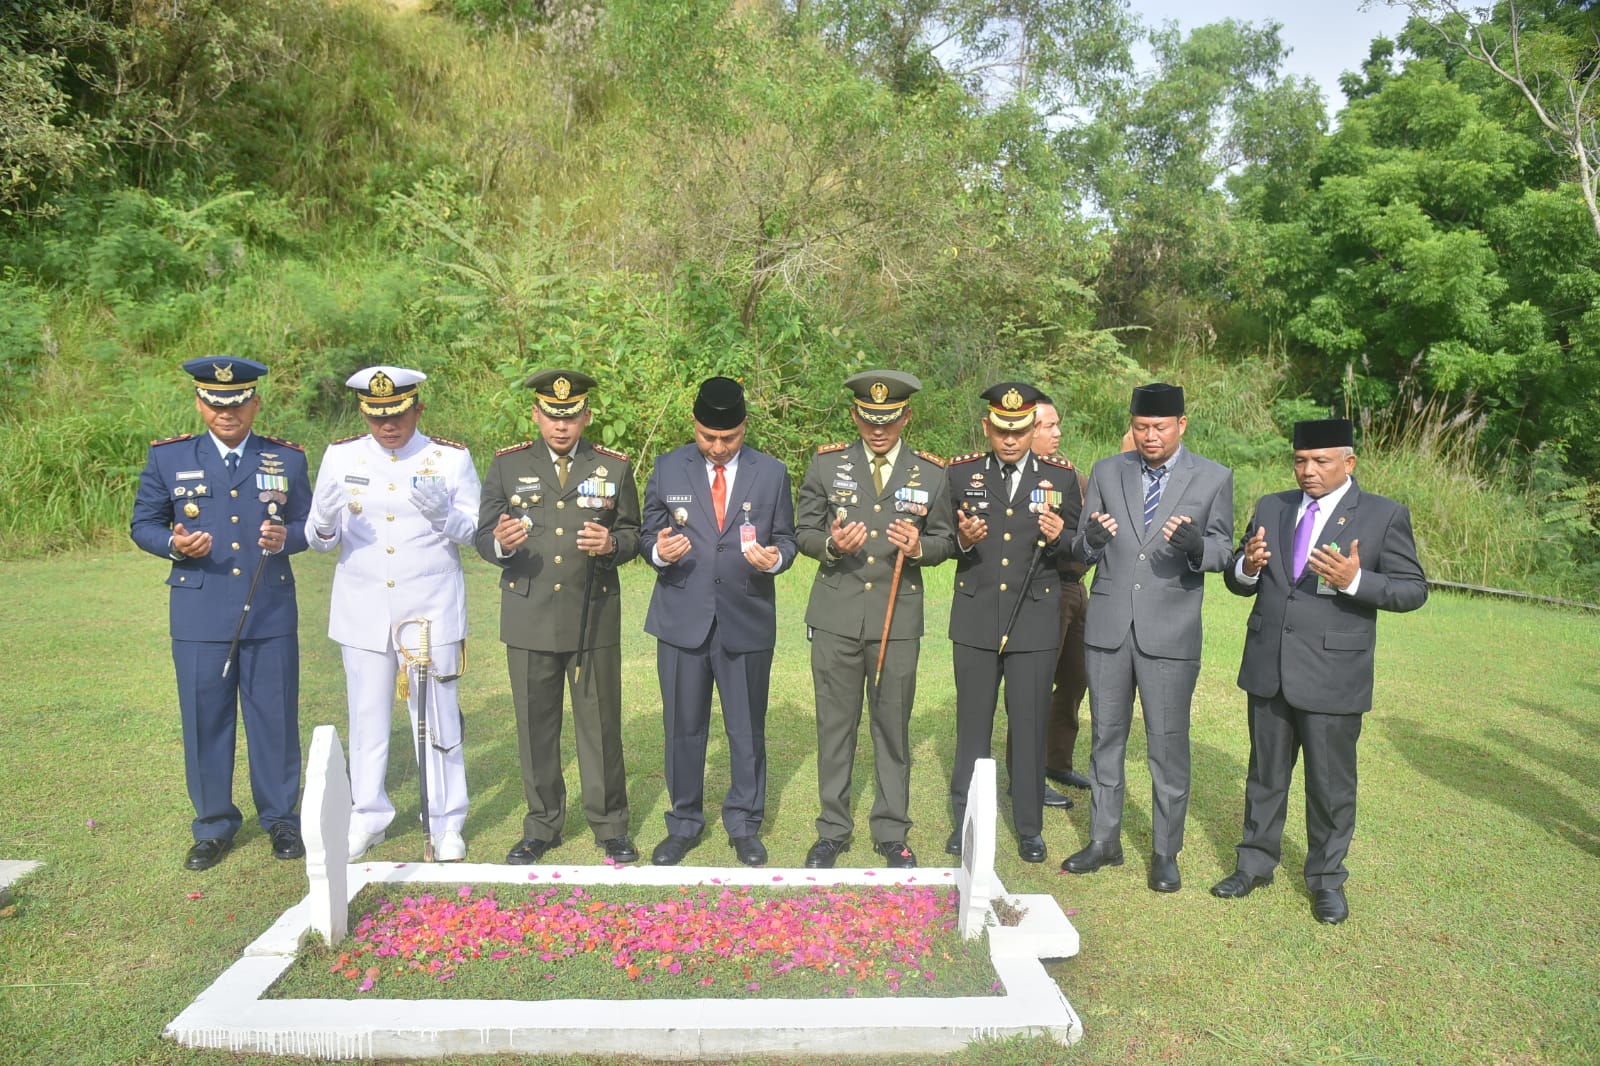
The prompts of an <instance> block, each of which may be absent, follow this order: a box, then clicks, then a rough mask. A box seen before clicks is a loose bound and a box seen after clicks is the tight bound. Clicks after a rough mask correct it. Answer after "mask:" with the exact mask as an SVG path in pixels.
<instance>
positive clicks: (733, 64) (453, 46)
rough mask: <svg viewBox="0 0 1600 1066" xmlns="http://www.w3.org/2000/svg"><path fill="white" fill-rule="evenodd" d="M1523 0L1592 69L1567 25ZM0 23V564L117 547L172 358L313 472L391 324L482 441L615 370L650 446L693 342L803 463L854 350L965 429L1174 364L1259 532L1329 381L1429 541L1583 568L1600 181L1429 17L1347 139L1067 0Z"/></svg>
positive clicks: (183, 419) (620, 397) (1319, 110)
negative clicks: (742, 388)
mask: <svg viewBox="0 0 1600 1066" xmlns="http://www.w3.org/2000/svg"><path fill="white" fill-rule="evenodd" d="M1511 16H1512V17H1517V18H1521V19H1524V21H1526V22H1527V23H1528V26H1527V29H1528V32H1529V33H1530V34H1532V35H1531V36H1529V35H1526V34H1525V36H1524V38H1523V40H1524V41H1525V42H1531V43H1530V44H1529V45H1528V46H1529V47H1533V45H1537V46H1538V48H1540V49H1542V51H1539V52H1538V53H1537V54H1533V55H1530V62H1532V61H1533V60H1535V59H1536V60H1537V61H1539V62H1543V63H1546V64H1547V65H1548V66H1549V67H1550V69H1551V70H1552V71H1555V72H1557V73H1560V72H1562V71H1565V72H1566V73H1567V74H1569V75H1576V74H1581V73H1582V71H1583V70H1584V69H1586V68H1585V67H1584V64H1585V63H1588V62H1591V61H1592V55H1591V54H1590V53H1591V52H1592V50H1593V41H1592V40H1587V39H1586V38H1585V37H1584V36H1583V35H1584V33H1585V32H1587V29H1588V27H1589V23H1588V22H1587V21H1585V20H1586V19H1588V16H1582V15H1578V14H1574V13H1572V12H1568V11H1566V10H1565V9H1564V8H1563V7H1561V6H1560V5H1549V6H1548V10H1546V8H1542V7H1541V8H1538V9H1536V10H1534V11H1532V13H1531V14H1530V13H1528V12H1521V13H1517V12H1515V11H1512V12H1511ZM1502 17H1507V16H1505V15H1504V13H1503V14H1502ZM1438 25H1447V23H1444V22H1440V23H1438ZM1488 30H1489V31H1496V27H1495V26H1492V25H1491V26H1489V27H1488ZM1534 31H1537V32H1534ZM1144 34H1148V35H1149V38H1150V41H1151V44H1152V47H1153V53H1154V57H1155V69H1153V70H1152V71H1145V72H1138V71H1135V70H1134V69H1133V66H1132V62H1131V60H1130V54H1131V52H1130V49H1131V46H1132V44H1133V42H1134V41H1135V40H1136V39H1137V38H1138V37H1139V36H1140V35H1144ZM940 39H944V42H943V43H942V44H939V45H938V46H937V47H935V43H936V42H938V41H940ZM1586 40H1587V43H1586ZM1563 42H1565V43H1564V44H1563ZM1585 49H1588V51H1587V52H1586V51H1585ZM0 53H3V55H0V59H3V60H4V62H3V63H0V70H3V71H4V73H0V114H4V115H5V116H6V117H5V118H4V119H3V120H0V132H3V137H0V210H4V212H5V215H4V217H3V218H0V246H3V249H4V255H3V262H4V263H5V264H6V265H5V267H4V269H3V272H0V434H3V436H4V440H5V463H6V468H5V474H4V477H3V478H0V554H3V555H4V556H6V557H18V556H24V555H29V554H36V553H40V552H53V551H61V550H66V549H73V550H76V549H78V548H80V547H81V546H82V544H83V543H84V542H85V541H86V540H87V541H98V542H102V543H105V544H115V543H116V542H118V541H119V540H120V539H121V538H122V537H123V535H124V530H125V527H126V516H127V513H128V510H129V507H130V504H131V499H132V495H133V488H134V482H135V478H136V474H137V471H138V469H139V467H140V465H141V464H142V462H143V458H144V449H145V445H146V443H147V442H148V440H149V439H151V438H154V437H161V436H166V435H169V434H172V433H178V432H185V431H189V430H191V429H194V428H195V427H196V425H197V422H196V419H195V416H194V414H193V411H192V402H191V400H190V399H189V395H188V393H187V391H186V390H185V389H184V388H183V378H182V376H181V374H180V372H179V371H178V370H177V364H178V363H179V362H181V361H182V360H184V359H187V358H190V357H193V356H197V355H205V354H209V353H214V352H220V351H227V352H232V353H235V354H242V355H249V356H252V357H257V358H260V359H262V360H264V361H266V362H267V363H269V364H270V365H271V367H272V373H271V375H270V377H269V378H268V379H267V383H266V388H265V392H264V399H265V409H264V412H263V415H262V419H261V422H260V427H261V428H262V429H263V430H265V431H266V432H269V433H274V434H277V435H282V436H287V437H289V438H291V439H296V440H300V441H302V442H304V443H305V444H306V445H307V447H308V451H309V452H310V454H311V458H312V460H313V462H315V461H316V460H317V459H318V458H319V455H320V450H321V447H322V446H323V444H325V442H326V441H327V440H329V439H331V438H334V437H337V436H343V435H346V434H348V433H351V432H356V431H357V430H359V429H360V428H361V426H360V423H359V421H358V420H357V418H356V417H355V415H354V412H353V410H352V407H351V405H350V403H349V400H348V397H347V396H346V394H345V390H344V389H343V387H342V382H343V380H344V378H345V377H346V376H347V375H348V374H349V373H350V372H352V371H353V370H355V369H357V368H359V367H361V366H364V365H369V364H372V363H378V362H386V363H397V364H402V365H407V366H413V367H417V368H419V369H421V370H423V371H425V372H427V373H428V374H429V375H430V382H429V386H428V390H427V394H426V397H427V404H428V408H429V413H428V416H427V418H426V420H425V426H426V428H428V429H429V430H430V431H432V432H435V433H438V434H441V435H444V436H448V437H452V438H457V439H462V440H465V441H467V442H469V444H470V445H471V446H472V447H473V448H474V450H475V453H476V455H477V457H478V458H479V460H480V462H484V463H486V462H487V459H488V457H489V455H490V454H492V450H493V449H494V448H495V447H498V446H503V445H505V444H508V443H511V442H513V441H517V440H520V439H524V438H525V437H526V436H528V435H529V433H530V426H529V421H528V416H527V397H526V394H524V393H522V392H520V390H518V389H517V388H516V385H517V383H518V382H519V381H520V380H521V378H522V377H524V376H525V375H526V374H527V373H528V372H529V371H530V370H532V369H534V368H535V367H538V366H544V365H555V364H563V365H575V366H579V367H582V368H584V369H587V370H589V371H590V372H592V373H594V374H595V376H596V377H598V378H599V379H600V380H601V382H602V389H601V394H600V397H599V399H598V402H597V404H596V419H595V425H594V427H593V429H592V431H591V433H592V435H593V436H595V438H596V439H598V440H601V441H604V442H605V443H608V444H611V445H613V446H616V447H619V448H622V449H624V450H627V451H629V452H631V453H633V454H635V455H636V456H637V457H638V459H639V461H640V463H641V465H642V467H643V468H644V469H648V467H649V463H650V461H651V458H652V457H653V456H654V455H655V454H657V453H659V452H661V451H663V450H665V449H667V448H670V447H673V446H675V445H676V444H678V443H680V442H681V441H683V440H684V439H686V437H687V435H688V428H689V423H688V410H689V399H690V397H691V395H692V392H693V389H694V387H695V385H696V384H697V383H698V381H699V380H700V379H701V378H703V377H704V376H706V375H708V374H714V373H725V374H730V375H733V376H737V377H739V378H741V379H743V381H744V382H745V384H746V388H747V390H748V391H749V394H750V399H751V406H752V410H753V411H754V412H755V414H754V416H753V418H752V423H751V438H752V442H753V443H755V444H757V445H758V446H760V447H763V448H765V449H767V450H769V451H772V452H774V453H775V454H777V455H779V456H780V457H782V458H784V459H785V460H786V461H788V462H789V463H790V464H791V466H793V467H795V468H796V469H797V470H798V469H800V468H803V465H804V463H805V461H806V457H807V455H808V454H809V453H810V451H811V450H812V449H813V448H814V447H815V446H816V445H817V444H819V443H823V442H825V441H828V440H831V439H835V438H837V437H840V436H842V435H844V434H846V433H848V432H849V422H848V418H847V415H846V412H845V409H844V407H843V405H842V402H841V401H842V399H843V393H842V391H841V389H840V387H839V384H838V383H839V381H840V380H841V379H842V378H843V377H844V376H845V375H847V374H848V373H850V372H852V371H853V370H856V369H859V368H863V367H867V366H872V365H888V366H894V367H899V368H903V369H909V370H912V371H914V372H915V373H917V374H918V375H919V376H920V377H921V378H922V379H923V381H924V383H925V385H926V386H927V387H926V389H925V391H924V393H923V395H922V397H920V398H919V401H918V403H917V405H916V413H915V415H914V424H913V428H912V430H911V436H912V438H913V440H914V441H915V443H916V444H917V445H918V446H919V447H923V448H929V449H932V450H935V451H939V452H943V453H946V454H950V453H955V452H960V451H965V450H968V449H970V448H972V447H974V446H975V444H976V442H977V440H978V439H979V438H978V435H977V414H978V404H977V402H976V399H975V397H976V394H977V392H978V391H979V390H980V389H982V388H983V387H984V386H986V385H987V384H989V383H991V382H992V381H994V380H998V379H1000V378H1003V377H1028V378H1031V379H1034V380H1036V381H1038V382H1040V383H1041V384H1042V385H1043V386H1044V387H1045V388H1046V389H1047V390H1048V391H1050V392H1051V393H1052V394H1054V395H1055V397H1056V398H1057V400H1058V401H1060V402H1061V405H1062V407H1063V416H1064V420H1065V423H1066V424H1065V427H1064V428H1065V430H1066V435H1065V441H1064V450H1065V451H1066V452H1067V454H1069V455H1070V456H1071V457H1073V458H1074V459H1075V460H1077V461H1079V462H1082V463H1087V462H1088V461H1091V460H1093V459H1094V458H1096V457H1098V456H1100V455H1103V454H1106V453H1107V452H1109V451H1111V450H1113V449H1114V448H1115V446H1116V439H1117V438H1118V436H1120V433H1121V429H1122V428H1123V423H1124V422H1125V419H1126V414H1125V412H1126V397H1127V394H1128V390H1129V388H1130V387H1131V386H1132V385H1134V384H1137V383H1139V382H1141V381H1147V380H1151V379H1153V378H1158V377H1159V378H1165V379H1167V380H1172V381H1176V382H1179V383H1181V384H1183V385H1184V386H1186V388H1187V389H1188V390H1189V394H1190V411H1191V414H1192V415H1193V422H1192V424H1191V432H1190V437H1189V443H1190V444H1191V445H1192V446H1193V447H1195V448H1196V449H1197V450H1199V451H1201V452H1203V453H1205V454H1208V455H1210V456H1212V457H1214V458H1217V459H1219V460H1221V461H1224V462H1227V463H1229V464H1231V465H1233V466H1234V467H1235V468H1236V470H1237V471H1238V487H1239V488H1238V491H1239V499H1238V501H1236V502H1237V505H1238V509H1239V512H1240V516H1241V520H1242V518H1243V517H1244V515H1245V513H1246V512H1247V510H1248V508H1249V506H1250V500H1251V497H1252V496H1253V495H1254V494H1256V493H1258V492H1261V491H1265V490H1267V489H1276V488H1280V487H1282V486H1283V485H1285V484H1286V483H1287V482H1288V447H1287V442H1286V437H1285V431H1286V428H1287V427H1288V425H1289V424H1290V423H1292V422H1293V421H1294V420H1295V419H1297V418H1303V417H1315V416H1317V415H1318V414H1320V413H1326V412H1328V411H1330V410H1331V411H1337V412H1339V413H1341V414H1342V413H1347V412H1348V413H1349V414H1351V415H1352V416H1353V417H1355V418H1356V419H1357V420H1358V422H1359V423H1360V426H1361V439H1360V446H1361V447H1360V450H1361V452H1362V460H1363V462H1362V467H1361V469H1360V471H1359V476H1361V477H1362V479H1363V481H1364V482H1365V483H1366V484H1368V485H1369V486H1370V487H1372V488H1374V489H1376V490H1378V491H1382V492H1385V493H1386V494H1389V495H1394V496H1396V497H1398V498H1401V499H1403V500H1406V501H1407V502H1409V503H1410V504H1411V505H1412V507H1413V509H1414V511H1415V512H1416V518H1417V525H1418V529H1419V533H1420V537H1421V541H1422V548H1423V552H1424V560H1425V562H1426V564H1427V565H1428V567H1429V570H1430V573H1432V574H1433V575H1434V576H1439V577H1447V578H1455V579H1459V580H1467V581H1484V582H1488V583H1492V584H1497V585H1511V586H1514V587H1520V588H1527V589H1531V590H1535V591H1548V592H1559V593H1566V594H1576V595H1584V596H1587V595H1590V594H1591V593H1592V590H1593V588H1594V586H1595V585H1596V583H1597V577H1600V535H1597V533H1596V515H1597V513H1600V490H1597V488H1596V483H1595V480H1594V479H1595V477H1596V475H1597V473H1600V448H1597V445H1596V443H1595V440H1594V438H1593V435H1592V434H1589V433H1587V432H1586V430H1587V422H1588V419H1589V417H1590V416H1591V415H1592V412H1593V411H1594V410H1595V409H1596V404H1597V401H1600V237H1597V236H1596V232H1595V230H1594V228H1593V227H1591V226H1590V224H1589V221H1588V218H1587V216H1586V212H1585V208H1584V201H1583V197H1582V195H1581V192H1582V189H1581V181H1580V178H1581V175H1578V174H1577V172H1576V170H1575V169H1574V168H1573V161H1572V159H1571V158H1570V157H1563V156H1562V155H1561V154H1560V153H1559V152H1556V151H1552V150H1551V145H1550V144H1548V143H1546V141H1545V140H1544V138H1543V137H1542V136H1541V133H1540V127H1539V125H1538V123H1537V120H1536V118H1535V117H1534V116H1533V113H1532V112H1531V110H1530V108H1529V107H1528V106H1527V103H1526V101H1525V100H1523V99H1522V98H1521V97H1520V96H1519V95H1518V94H1517V93H1516V92H1515V90H1514V89H1512V88H1510V87H1507V86H1506V85H1504V84H1503V83H1500V82H1497V81H1496V79H1495V77H1494V75H1492V74H1491V73H1487V72H1485V71H1484V69H1483V68H1481V66H1478V65H1475V64H1473V63H1471V62H1470V60H1469V59H1467V58H1464V57H1463V55H1462V54H1460V53H1459V52H1453V51H1452V50H1451V46H1450V45H1449V44H1448V43H1447V42H1445V41H1444V40H1443V39H1442V38H1440V37H1439V36H1438V34H1437V33H1434V32H1433V31H1432V29H1431V26H1430V24H1428V23H1423V22H1414V23H1413V26H1412V29H1411V30H1409V31H1408V32H1407V34H1406V35H1404V36H1403V38H1402V40H1401V42H1399V47H1398V48H1397V46H1396V44H1395V43H1393V42H1387V41H1381V40H1380V41H1378V42H1375V43H1374V46H1373V49H1372V53H1371V55H1370V56H1369V57H1366V61H1365V63H1364V64H1363V62H1362V59H1363V57H1360V56H1352V57H1351V66H1352V67H1359V68H1360V70H1359V72H1358V73H1355V74H1352V75H1351V76H1350V77H1349V78H1347V85H1346V91H1347V94H1348V99H1347V101H1346V102H1345V105H1344V107H1343V109H1342V111H1341V112H1340V116H1339V118H1340V121H1339V127H1338V130H1337V131H1336V132H1333V133H1331V134H1330V133H1329V132H1328V122H1327V117H1326V113H1325V109H1324V106H1323V104H1322V102H1321V101H1320V100H1319V98H1318V97H1317V94H1316V92H1315V90H1314V87H1312V86H1310V85H1309V84H1307V83H1305V82H1303V81H1301V80H1299V79H1296V78H1292V77H1283V76H1281V75H1280V74H1279V71H1278V67H1279V64H1280V62H1281V59H1282V56H1283V49H1282V45H1281V43H1280V41H1279V39H1278V35H1277V28H1276V27H1275V26H1273V25H1271V24H1265V25H1251V24H1245V23H1238V22H1233V21H1228V22H1224V23H1220V24H1218V25H1215V26H1208V27H1202V28H1199V29H1196V30H1194V31H1192V32H1191V33H1189V34H1188V35H1187V36H1182V35H1179V34H1178V33H1176V32H1175V31H1173V30H1170V29H1158V30H1155V31H1153V32H1152V31H1150V30H1149V29H1148V28H1145V27H1141V26H1139V25H1138V24H1137V23H1136V22H1135V21H1134V19H1133V16H1132V15H1131V14H1130V13H1129V12H1128V11H1127V10H1126V8H1124V7H1122V6H1120V5H1117V4H1103V3H1087V2H1069V0H1052V2H1045V3H1029V4H992V3H981V2H978V0H921V2H918V3H912V4H904V3H888V2H871V0H827V2H819V0H811V2H803V3H778V2H775V0H744V2H738V3H735V2H732V0H723V2H714V3H705V4H675V5H662V4H657V3H651V2H648V0H609V2H607V3H604V4H602V3H598V2H594V3H582V2H578V0H545V2H535V0H500V2H490V0H453V2H449V3H446V2H437V3H435V4H433V5H432V6H431V7H430V6H428V5H402V9H399V10H397V9H396V8H394V7H392V6H389V5H384V4H380V3H376V2H369V0H346V2H332V0H248V2H247V0H178V2H174V3H164V4H162V5H158V6H155V5H144V4H133V3H127V2H125V0H123V2H113V0H42V2H38V3H26V4H23V3H15V2H0ZM1569 170H1570V171H1573V172H1572V173H1569Z"/></svg>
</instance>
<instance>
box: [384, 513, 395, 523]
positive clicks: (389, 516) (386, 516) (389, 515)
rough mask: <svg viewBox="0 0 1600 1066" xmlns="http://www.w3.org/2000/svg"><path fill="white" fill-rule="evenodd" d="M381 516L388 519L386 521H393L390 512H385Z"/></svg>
mask: <svg viewBox="0 0 1600 1066" xmlns="http://www.w3.org/2000/svg"><path fill="white" fill-rule="evenodd" d="M383 517H384V518H385V519H387V520H388V521H390V522H393V521H394V515H392V514H386V515H384V516H383Z"/></svg>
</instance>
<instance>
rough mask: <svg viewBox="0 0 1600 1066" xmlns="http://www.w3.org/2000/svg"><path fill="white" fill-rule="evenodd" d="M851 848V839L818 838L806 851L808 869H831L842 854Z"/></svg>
mask: <svg viewBox="0 0 1600 1066" xmlns="http://www.w3.org/2000/svg"><path fill="white" fill-rule="evenodd" d="M849 850H850V841H849V840H823V839H821V838H818V840H817V842H816V843H815V844H813V845H811V850H810V851H808V852H806V869H808V870H831V869H833V864H834V862H835V861H837V860H838V858H839V856H840V855H843V854H844V853H845V852H847V851H849Z"/></svg>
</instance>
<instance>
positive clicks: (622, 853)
mask: <svg viewBox="0 0 1600 1066" xmlns="http://www.w3.org/2000/svg"><path fill="white" fill-rule="evenodd" d="M600 846H601V847H602V848H604V849H605V853H606V858H608V859H610V860H611V861H612V862H615V863H624V862H638V861H639V849H638V848H636V847H634V846H633V841H632V840H629V839H628V837H627V835H626V834H624V835H622V836H620V837H611V838H610V839H607V840H602V841H600Z"/></svg>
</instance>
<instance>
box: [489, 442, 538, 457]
mask: <svg viewBox="0 0 1600 1066" xmlns="http://www.w3.org/2000/svg"><path fill="white" fill-rule="evenodd" d="M531 447H533V441H531V440H525V441H523V442H522V443H521V444H513V445H512V446H511V447H509V448H501V449H500V450H499V451H497V452H495V453H494V454H495V455H496V456H500V455H510V454H511V453H512V452H520V451H521V450H522V449H524V448H531Z"/></svg>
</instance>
